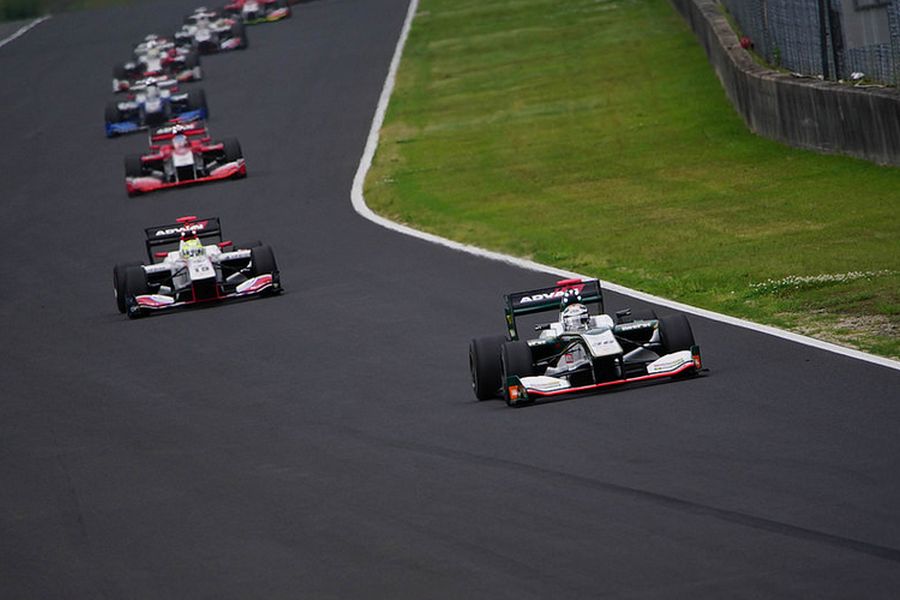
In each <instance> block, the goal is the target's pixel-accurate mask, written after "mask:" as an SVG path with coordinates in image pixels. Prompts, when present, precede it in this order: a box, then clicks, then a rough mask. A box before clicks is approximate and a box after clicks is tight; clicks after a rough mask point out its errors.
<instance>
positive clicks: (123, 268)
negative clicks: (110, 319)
mask: <svg viewBox="0 0 900 600" xmlns="http://www.w3.org/2000/svg"><path fill="white" fill-rule="evenodd" d="M140 265H141V263H139V262H126V263H119V264H117V265H116V266H114V267H113V289H114V290H115V292H116V308H118V309H119V312H120V313H123V314H124V313H125V309H126V306H125V296H126V295H127V293H128V291H127V290H126V289H125V275H126V273H127V271H128V269H129V268H131V267H139V266H140Z"/></svg>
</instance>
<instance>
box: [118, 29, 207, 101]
mask: <svg viewBox="0 0 900 600" xmlns="http://www.w3.org/2000/svg"><path fill="white" fill-rule="evenodd" d="M150 77H154V78H157V79H158V80H160V81H163V80H174V81H179V82H185V81H197V80H199V79H202V78H203V70H202V69H201V68H200V55H199V53H198V52H197V51H196V50H194V49H193V48H183V47H178V46H176V45H175V43H174V42H173V41H172V40H169V39H166V38H162V37H159V36H156V35H148V36H147V37H146V38H144V41H143V42H141V43H140V44H138V45H137V46H135V48H134V58H133V59H132V60H130V61H128V62H126V63H122V64H119V65H116V66H115V67H114V68H113V92H126V91H128V90H130V89H131V88H132V86H134V85H141V84H142V83H145V82H146V81H147V79H148V78H150Z"/></svg>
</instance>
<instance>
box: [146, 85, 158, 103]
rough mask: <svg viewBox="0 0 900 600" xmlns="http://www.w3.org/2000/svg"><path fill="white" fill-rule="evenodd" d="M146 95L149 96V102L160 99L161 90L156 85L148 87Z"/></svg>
mask: <svg viewBox="0 0 900 600" xmlns="http://www.w3.org/2000/svg"><path fill="white" fill-rule="evenodd" d="M145 93H146V95H147V100H156V99H157V98H159V88H158V87H156V85H155V84H151V85H148V86H147V90H146V92H145Z"/></svg>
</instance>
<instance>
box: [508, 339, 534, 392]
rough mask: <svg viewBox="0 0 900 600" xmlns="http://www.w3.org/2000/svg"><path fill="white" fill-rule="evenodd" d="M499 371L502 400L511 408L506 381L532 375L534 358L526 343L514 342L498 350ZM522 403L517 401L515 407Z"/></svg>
mask: <svg viewBox="0 0 900 600" xmlns="http://www.w3.org/2000/svg"><path fill="white" fill-rule="evenodd" d="M500 371H501V375H500V376H501V385H502V387H503V399H504V400H506V404H507V405H508V406H513V403H512V402H511V401H510V398H509V395H508V390H507V389H506V380H507V379H508V378H509V377H513V376H516V377H519V378H521V377H531V376H532V375H534V358H533V357H532V354H531V348H529V347H528V342H522V341H515V342H506V343H505V344H503V346H502V347H501V348H500ZM522 403H523V402H522V401H519V402H517V403H516V405H519V404H522Z"/></svg>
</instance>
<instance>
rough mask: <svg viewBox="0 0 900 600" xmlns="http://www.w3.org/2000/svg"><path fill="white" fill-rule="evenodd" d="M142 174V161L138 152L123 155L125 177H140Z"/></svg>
mask: <svg viewBox="0 0 900 600" xmlns="http://www.w3.org/2000/svg"><path fill="white" fill-rule="evenodd" d="M143 174H144V163H143V161H142V160H141V155H140V154H129V155H127V156H126V157H125V177H141V176H143Z"/></svg>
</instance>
